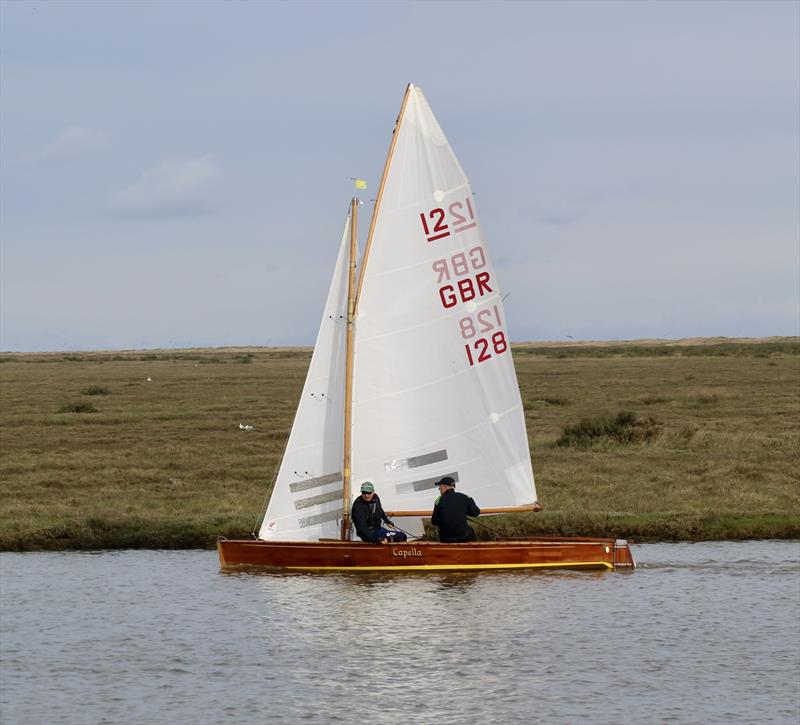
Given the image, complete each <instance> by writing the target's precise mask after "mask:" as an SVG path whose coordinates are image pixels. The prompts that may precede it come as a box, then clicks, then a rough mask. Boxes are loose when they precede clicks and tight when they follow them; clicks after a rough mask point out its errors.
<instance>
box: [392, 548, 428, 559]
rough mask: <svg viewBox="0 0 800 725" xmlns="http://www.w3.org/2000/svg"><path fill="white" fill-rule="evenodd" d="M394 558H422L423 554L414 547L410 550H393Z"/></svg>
mask: <svg viewBox="0 0 800 725" xmlns="http://www.w3.org/2000/svg"><path fill="white" fill-rule="evenodd" d="M392 556H402V557H403V558H404V559H405V558H406V557H407V556H422V552H421V551H420V550H419V549H414V548H413V547H412V548H410V549H397V548H392Z"/></svg>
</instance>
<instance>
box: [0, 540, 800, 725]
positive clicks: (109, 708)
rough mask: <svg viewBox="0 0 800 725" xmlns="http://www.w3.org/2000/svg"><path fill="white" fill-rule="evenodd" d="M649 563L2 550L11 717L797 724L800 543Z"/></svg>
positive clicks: (719, 546)
mask: <svg viewBox="0 0 800 725" xmlns="http://www.w3.org/2000/svg"><path fill="white" fill-rule="evenodd" d="M635 553H636V556H637V559H638V560H639V563H640V564H641V568H640V569H638V570H637V571H635V572H633V573H570V572H546V573H542V572H540V573H526V572H499V573H497V572H495V573H473V574H446V575H445V574H441V575H439V574H428V575H420V574H412V575H408V574H405V575H397V574H395V575H391V576H390V575H372V576H370V575H367V576H364V575H325V576H320V575H304V574H303V575H301V574H296V575H290V576H276V575H264V574H223V573H220V572H219V570H218V564H217V559H216V554H215V553H212V552H198V551H179V552H173V551H169V552H153V551H126V552H111V553H94V554H86V553H84V554H80V553H67V554H2V555H0V574H1V575H2V580H1V582H2V583H1V585H0V587H1V589H0V593H1V594H2V611H1V612H0V614H1V615H2V616H1V617H0V624H1V625H2V631H1V634H2V640H1V641H0V645H1V655H2V668H1V669H0V675H1V680H0V684H1V685H2V690H1V691H0V721H1V722H2V723H3V724H4V725H11V724H12V723H75V724H78V725H89V724H92V723H137V724H138V723H221V722H235V723H362V722H363V723H402V724H405V723H409V724H410V723H484V722H485V723H494V722H498V723H529V722H546V723H550V722H566V723H583V722H586V723H622V722H633V723H636V722H640V723H644V722H648V723H649V722H657V723H793V725H794V724H796V723H797V722H798V717H800V685H798V682H799V681H800V543H798V542H744V543H728V542H726V543H715V544H693V545H681V544H658V545H640V546H637V547H635Z"/></svg>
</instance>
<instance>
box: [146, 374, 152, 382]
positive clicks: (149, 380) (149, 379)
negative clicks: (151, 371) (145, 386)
mask: <svg viewBox="0 0 800 725" xmlns="http://www.w3.org/2000/svg"><path fill="white" fill-rule="evenodd" d="M147 382H148V383H152V382H153V378H151V377H150V376H149V375H148V376H147Z"/></svg>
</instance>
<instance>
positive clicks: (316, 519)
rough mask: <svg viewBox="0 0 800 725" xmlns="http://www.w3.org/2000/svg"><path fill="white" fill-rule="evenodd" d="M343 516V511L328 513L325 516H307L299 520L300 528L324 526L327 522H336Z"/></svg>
mask: <svg viewBox="0 0 800 725" xmlns="http://www.w3.org/2000/svg"><path fill="white" fill-rule="evenodd" d="M341 515H342V512H341V511H328V512H327V513H324V514H316V515H315V516H306V517H305V518H303V519H298V520H297V523H298V524H300V528H305V527H306V526H313V525H314V524H322V523H325V522H326V521H336V520H337V519H338V518H341Z"/></svg>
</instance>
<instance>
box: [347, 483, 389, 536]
mask: <svg viewBox="0 0 800 725" xmlns="http://www.w3.org/2000/svg"><path fill="white" fill-rule="evenodd" d="M350 517H351V518H352V520H353V525H354V526H355V527H356V533H357V534H358V538H360V539H361V541H369V542H374V541H375V532H376V531H377V530H378V529H379V528H381V522H382V521H385V522H386V523H387V524H388V523H390V522H389V519H388V518H387V517H386V513H385V512H384V510H383V506H381V500H380V498H378V494H377V493H376V494H375V495H374V496H373V497H372V501H370V502H369V503H367V502H366V501H365V500H364V499H363V498H362V497H361V496H359V497H358V498H357V499H356V500H355V501H353V508H352V510H351V511H350Z"/></svg>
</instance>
